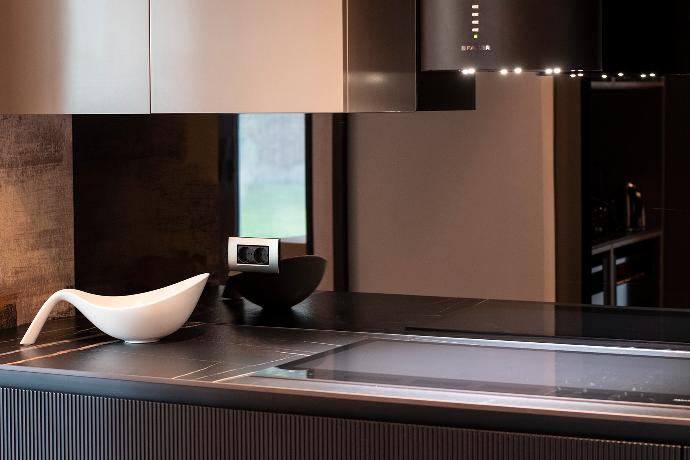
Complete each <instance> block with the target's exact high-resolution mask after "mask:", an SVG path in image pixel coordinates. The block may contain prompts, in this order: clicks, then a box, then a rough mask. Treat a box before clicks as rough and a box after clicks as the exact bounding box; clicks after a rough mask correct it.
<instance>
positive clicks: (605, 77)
mask: <svg viewBox="0 0 690 460" xmlns="http://www.w3.org/2000/svg"><path fill="white" fill-rule="evenodd" d="M601 78H603V79H604V80H606V79H607V78H609V76H608V75H606V74H602V75H601Z"/></svg>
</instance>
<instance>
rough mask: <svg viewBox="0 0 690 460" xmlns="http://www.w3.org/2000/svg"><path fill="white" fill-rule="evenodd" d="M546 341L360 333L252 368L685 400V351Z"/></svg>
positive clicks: (336, 377) (689, 375) (282, 373)
mask: <svg viewBox="0 0 690 460" xmlns="http://www.w3.org/2000/svg"><path fill="white" fill-rule="evenodd" d="M548 346H550V347H551V348H550V349H549V348H548ZM548 346H545V345H544V344H540V345H538V348H536V349H535V348H529V347H524V346H520V345H519V344H517V345H512V346H505V345H502V346H491V345H463V344H457V343H436V342H415V341H400V340H378V339H376V340H363V341H361V342H357V343H354V344H352V345H346V346H343V347H339V348H336V349H334V350H332V351H328V352H324V353H320V354H318V355H315V356H312V357H309V358H304V359H301V360H298V361H293V362H291V363H288V364H286V365H283V366H280V367H278V368H274V370H273V372H272V371H271V370H269V371H266V372H262V373H259V374H257V375H260V376H271V377H276V376H277V377H288V378H298V379H318V380H326V381H336V382H352V383H362V384H386V385H396V386H406V387H422V388H433V389H449V390H465V391H482V392H496V393H503V394H521V395H535V396H554V397H568V398H582V399H596V400H612V401H629V402H644V403H657V404H677V405H690V354H687V356H688V357H685V356H684V353H678V352H664V351H650V354H648V355H646V354H645V351H640V350H637V351H634V352H633V351H631V353H634V354H626V353H625V351H620V349H618V351H617V352H613V351H612V352H607V351H606V348H605V347H591V350H590V349H588V348H590V347H587V346H569V345H561V344H557V345H556V344H548ZM539 347H541V348H539Z"/></svg>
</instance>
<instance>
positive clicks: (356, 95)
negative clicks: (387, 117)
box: [151, 0, 416, 113]
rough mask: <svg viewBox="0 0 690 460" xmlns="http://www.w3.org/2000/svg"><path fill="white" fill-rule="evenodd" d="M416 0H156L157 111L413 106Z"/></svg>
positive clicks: (154, 103) (153, 64) (154, 98)
mask: <svg viewBox="0 0 690 460" xmlns="http://www.w3.org/2000/svg"><path fill="white" fill-rule="evenodd" d="M415 44H416V23H415V1H414V0H289V1H287V0H151V81H152V86H151V109H152V112H162V113H169V112H347V111H350V112H355V111H388V110H391V111H393V110H414V109H415V103H416V101H415V97H416V93H415V72H416V54H415Z"/></svg>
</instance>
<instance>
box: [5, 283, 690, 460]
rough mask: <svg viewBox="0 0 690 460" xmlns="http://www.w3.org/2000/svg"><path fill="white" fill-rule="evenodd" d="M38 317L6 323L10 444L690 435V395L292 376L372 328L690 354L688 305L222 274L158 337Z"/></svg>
mask: <svg viewBox="0 0 690 460" xmlns="http://www.w3.org/2000/svg"><path fill="white" fill-rule="evenodd" d="M507 311H510V312H511V314H510V315H507V314H506V312H507ZM24 329H25V328H18V329H15V330H6V331H3V332H2V334H1V335H0V387H2V390H1V392H0V399H2V403H3V417H2V421H3V425H4V430H2V439H1V441H2V442H1V444H0V449H1V451H0V452H1V453H2V458H15V457H17V456H20V457H24V458H248V459H251V458H308V459H311V458H314V459H316V458H343V459H345V458H396V459H408V458H409V459H413V458H414V459H416V458H449V459H450V458H468V459H469V458H471V459H483V458H487V459H488V458H545V459H546V458H550V459H551V458H587V459H590V458H592V459H593V458H652V459H657V458H658V459H662V458H663V459H667V458H668V459H672V458H673V459H676V458H677V459H681V458H684V457H683V456H684V455H687V454H688V453H687V452H685V449H686V447H685V446H686V445H690V402H688V403H687V404H685V403H683V402H682V401H679V402H678V403H677V404H639V403H628V402H625V401H623V402H620V401H610V400H607V399H605V398H604V399H602V398H601V397H599V399H597V398H582V397H580V396H581V395H580V396H578V397H576V398H551V397H547V398H542V397H535V396H534V395H530V394H511V393H507V392H496V391H490V390H491V387H490V386H489V383H491V382H486V383H487V386H486V388H482V385H481V382H479V386H476V385H477V382H474V384H475V387H474V389H473V391H462V389H460V390H458V389H448V388H444V387H443V385H441V387H438V388H429V387H425V386H423V385H422V386H417V385H395V384H390V383H388V382H372V381H369V382H364V383H362V382H357V381H346V380H347V378H346V379H345V380H340V381H327V380H322V379H318V378H316V379H311V378H301V377H305V376H309V372H298V374H299V376H300V378H296V379H292V378H284V377H281V376H280V375H279V374H280V372H286V369H285V368H284V367H285V366H286V365H287V364H288V363H294V362H295V361H299V360H305V359H309V358H312V357H314V356H315V355H316V356H327V355H328V353H332V352H334V351H335V350H341V349H343V347H351V346H354V345H356V344H361V343H363V342H365V341H369V342H372V341H374V342H375V341H379V342H381V341H385V343H386V344H393V345H395V344H398V345H399V346H401V348H400V350H401V355H404V354H405V353H406V351H405V348H404V347H402V345H404V344H410V343H415V344H418V343H425V344H429V345H439V344H443V345H453V346H463V347H475V348H477V347H487V346H489V347H491V348H492V350H495V351H496V350H497V351H496V352H497V353H499V355H497V356H500V353H508V352H511V350H514V349H515V344H518V346H519V347H524V346H527V345H525V344H528V346H529V347H531V348H533V349H544V347H553V346H558V347H562V348H563V350H564V352H565V353H566V354H567V355H568V356H571V355H572V354H573V351H575V350H578V349H581V348H582V347H590V348H597V347H611V348H615V349H616V350H618V351H617V352H616V353H619V356H623V357H627V355H628V354H633V355H635V354H636V355H640V356H643V357H647V356H654V355H655V354H658V355H659V356H661V357H662V359H664V360H666V359H667V358H665V356H666V355H665V353H671V356H672V357H675V359H684V356H685V353H690V346H689V345H687V344H685V343H684V342H685V341H686V340H685V338H686V337H690V335H689V334H686V333H685V331H688V330H690V314H689V313H686V312H683V311H677V310H658V309H614V308H602V307H589V306H577V305H555V304H539V303H527V302H508V301H491V300H483V299H452V298H431V297H415V296H399V295H381V294H352V293H325V292H323V293H316V294H314V295H313V296H312V297H311V298H310V299H308V300H307V301H305V302H304V303H302V304H300V305H298V306H296V307H295V308H294V309H292V310H290V311H288V312H284V313H270V312H266V311H264V310H262V309H260V308H259V307H257V306H255V305H252V304H249V303H247V302H243V301H236V302H227V301H223V300H222V299H220V296H219V293H218V292H217V291H216V290H209V291H208V292H206V293H205V294H204V296H203V297H202V300H201V302H200V304H199V306H198V307H197V309H196V311H195V313H194V315H193V316H192V318H191V319H190V321H189V322H188V323H187V325H186V326H185V327H184V328H183V329H181V330H180V331H178V332H177V333H175V334H173V335H171V336H170V337H168V338H166V339H164V340H162V341H161V342H159V343H155V344H145V345H132V344H125V343H122V342H120V341H117V340H114V339H112V338H110V337H108V336H105V335H103V334H101V333H100V332H99V331H98V330H97V329H95V328H94V327H93V326H92V325H91V324H90V323H88V321H86V320H84V319H60V320H53V321H50V322H49V323H47V324H46V327H45V329H44V331H43V332H42V333H41V335H40V336H39V341H38V342H37V343H36V344H35V345H33V346H28V347H21V346H19V339H20V338H21V335H22V333H23V331H24ZM554 344H555V345H554ZM568 347H570V348H568ZM578 347H580V348H578ZM482 349H485V348H482ZM549 350H551V348H549ZM549 350H547V351H548V352H549V353H551V352H552V351H549ZM563 350H561V351H563ZM320 354H321V355H320ZM409 356H410V358H409V359H410V360H414V358H413V357H412V356H413V355H409ZM606 356H609V354H608V353H607V354H606ZM400 359H402V360H404V359H405V356H401V357H400ZM611 359H621V358H620V357H619V358H615V357H614V358H611ZM669 359H670V358H669ZM688 359H690V358H688ZM528 361H529V360H528ZM528 361H527V362H528ZM611 362H612V363H614V362H615V361H611ZM413 364H414V363H413ZM465 364H466V363H465ZM439 366H449V367H453V366H454V363H448V362H440V363H439ZM281 367H283V369H282V370H281ZM432 367H433V366H432ZM614 368H615V366H614ZM640 371H641V372H642V369H641V370H640ZM525 372H529V371H528V370H525ZM518 373H519V372H518ZM575 374H577V372H574V373H573V375H575ZM614 377H615V376H614ZM348 378H349V377H348ZM688 381H689V382H690V379H688ZM687 386H688V387H690V383H689V384H688V385H687ZM681 387H683V385H681ZM638 396H639V395H638ZM20 434H21V436H20ZM502 452H510V453H511V454H510V457H505V456H501V455H502V454H501V453H502ZM135 453H136V454H135ZM687 458H690V457H687Z"/></svg>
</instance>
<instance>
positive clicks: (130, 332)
mask: <svg viewBox="0 0 690 460" xmlns="http://www.w3.org/2000/svg"><path fill="white" fill-rule="evenodd" d="M208 278H209V274H208V273H204V274H202V275H197V276H194V277H192V278H189V279H186V280H184V281H180V282H179V283H175V284H172V285H170V286H166V287H163V288H160V289H156V290H153V291H149V292H143V293H141V294H134V295H128V296H114V297H109V296H101V295H97V294H91V293H88V292H84V291H78V290H75V289H63V290H61V291H58V292H56V293H55V294H53V295H52V296H50V298H49V299H48V300H47V301H46V302H45V303H44V304H43V306H42V307H41V309H40V310H39V311H38V313H37V314H36V317H35V318H34V320H33V321H32V322H31V325H30V326H29V328H28V329H27V331H26V333H25V334H24V337H23V338H22V340H21V342H20V343H21V344H22V345H31V344H33V343H35V342H36V338H37V337H38V334H39V333H40V331H41V329H42V328H43V325H44V324H45V322H46V320H47V319H48V317H49V315H50V312H51V311H52V309H53V307H55V305H57V304H58V303H59V302H61V301H66V302H69V303H71V304H72V305H74V307H75V308H76V309H77V310H79V311H80V312H82V313H83V314H84V316H86V318H87V319H88V320H89V321H91V322H92V323H93V324H94V326H96V327H97V328H98V329H100V330H101V331H103V332H105V333H106V334H108V335H111V336H113V337H115V338H118V339H122V340H124V341H126V342H133V343H137V342H138V343H144V342H155V341H157V340H159V339H160V338H162V337H165V336H167V335H170V334H172V333H173V332H175V331H176V330H178V329H179V328H180V327H182V325H183V324H184V323H185V322H186V321H187V320H188V319H189V317H190V316H191V314H192V311H194V308H195V307H196V305H197V303H198V302H199V298H200V297H201V293H202V292H203V289H204V286H206V282H207V281H208Z"/></svg>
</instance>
